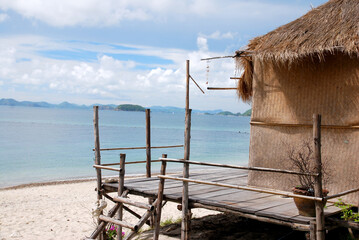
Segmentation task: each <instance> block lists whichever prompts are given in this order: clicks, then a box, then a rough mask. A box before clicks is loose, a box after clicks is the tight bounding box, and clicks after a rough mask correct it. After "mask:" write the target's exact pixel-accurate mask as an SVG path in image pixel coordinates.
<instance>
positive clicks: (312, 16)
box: [248, 0, 359, 62]
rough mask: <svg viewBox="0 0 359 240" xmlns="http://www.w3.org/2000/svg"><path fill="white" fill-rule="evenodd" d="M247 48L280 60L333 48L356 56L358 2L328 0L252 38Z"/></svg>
mask: <svg viewBox="0 0 359 240" xmlns="http://www.w3.org/2000/svg"><path fill="white" fill-rule="evenodd" d="M248 49H249V50H251V51H254V52H255V53H254V54H255V55H256V57H258V58H262V59H264V60H265V59H267V60H269V59H271V60H275V61H280V62H287V61H289V62H292V61H296V59H298V58H300V57H303V56H310V55H312V56H319V57H321V56H322V55H323V53H326V52H329V53H335V52H336V51H338V52H344V53H346V54H348V55H350V56H355V57H359V1H358V0H330V1H329V2H327V3H325V4H323V5H321V6H319V7H318V8H315V9H313V10H311V11H309V12H308V13H307V14H305V15H304V16H302V17H300V18H298V19H297V20H294V21H293V22H290V23H288V24H286V25H283V26H281V27H279V28H277V29H276V30H274V31H272V32H269V33H267V34H266V35H263V36H260V37H256V38H254V39H252V40H251V41H250V43H249V45H248Z"/></svg>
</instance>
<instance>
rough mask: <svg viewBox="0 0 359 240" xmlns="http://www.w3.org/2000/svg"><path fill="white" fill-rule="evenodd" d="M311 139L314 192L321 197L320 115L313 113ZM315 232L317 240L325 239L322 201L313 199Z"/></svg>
mask: <svg viewBox="0 0 359 240" xmlns="http://www.w3.org/2000/svg"><path fill="white" fill-rule="evenodd" d="M313 121H314V122H313V140H314V157H315V169H316V172H317V173H318V177H316V178H315V183H314V194H315V196H316V197H323V189H322V159H321V132H320V127H321V115H319V114H314V115H313ZM315 215H316V223H317V224H316V232H317V234H316V235H317V240H324V239H325V222H324V202H318V201H315Z"/></svg>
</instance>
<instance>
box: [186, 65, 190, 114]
mask: <svg viewBox="0 0 359 240" xmlns="http://www.w3.org/2000/svg"><path fill="white" fill-rule="evenodd" d="M189 76H190V75H189V60H186V111H187V110H188V109H189ZM186 114H187V112H186Z"/></svg>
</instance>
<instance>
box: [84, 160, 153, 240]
mask: <svg viewBox="0 0 359 240" xmlns="http://www.w3.org/2000/svg"><path fill="white" fill-rule="evenodd" d="M125 159H126V155H125V154H120V169H118V170H119V181H118V194H117V196H116V197H113V198H112V197H110V196H108V195H107V194H106V193H105V191H104V190H103V189H101V190H100V191H99V192H100V193H101V195H102V196H105V197H106V198H108V199H110V200H111V201H112V202H114V203H115V206H114V207H113V208H112V209H111V210H110V211H109V212H108V214H107V216H105V215H102V214H101V215H100V216H99V222H98V226H97V228H96V229H95V231H94V232H93V233H92V234H91V236H90V237H89V238H86V240H92V239H96V238H97V237H98V236H99V235H100V233H102V232H103V231H104V230H105V228H106V226H107V224H108V223H112V224H114V225H117V226H118V230H117V233H118V234H121V235H120V236H117V239H123V238H122V228H128V229H131V232H130V233H129V234H127V235H126V236H125V238H124V239H125V240H129V239H132V238H133V237H134V236H135V235H136V234H137V232H138V230H139V229H140V228H141V227H142V226H143V225H144V224H145V223H146V222H147V220H148V219H149V218H150V217H151V216H153V215H154V211H155V209H156V207H157V202H158V201H157V200H156V201H154V202H153V203H152V204H145V203H141V202H136V201H132V200H130V199H128V198H127V195H128V193H129V191H128V190H125V186H124V180H125ZM101 188H102V187H101ZM124 204H126V205H130V206H134V207H137V208H142V209H146V210H147V211H146V212H145V213H144V214H143V215H142V216H140V215H139V214H137V213H135V212H134V211H132V210H131V209H129V208H128V207H127V206H125V205H124ZM123 209H124V210H127V211H129V212H130V213H131V214H134V215H135V216H136V217H138V218H139V221H138V222H137V223H136V224H131V223H128V222H126V221H123V220H122V216H123ZM116 213H118V216H117V218H115V215H116Z"/></svg>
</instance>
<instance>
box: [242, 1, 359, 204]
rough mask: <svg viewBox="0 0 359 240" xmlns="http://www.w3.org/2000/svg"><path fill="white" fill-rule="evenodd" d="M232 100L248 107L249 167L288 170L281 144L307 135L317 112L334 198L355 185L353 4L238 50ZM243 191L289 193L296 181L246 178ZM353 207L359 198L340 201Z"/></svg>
mask: <svg viewBox="0 0 359 240" xmlns="http://www.w3.org/2000/svg"><path fill="white" fill-rule="evenodd" d="M237 61H238V63H239V65H240V66H242V67H243V69H244V72H243V75H242V77H241V79H240V81H239V83H238V95H239V97H240V98H241V99H242V100H244V101H251V102H252V116H251V137H250V154H249V165H250V166H261V167H270V168H290V163H289V161H288V152H287V151H286V146H297V145H299V144H300V143H301V142H302V141H303V140H304V139H309V138H310V137H311V135H312V128H311V126H312V116H313V114H314V113H319V114H322V159H323V160H325V159H327V160H328V162H327V164H328V167H329V169H331V180H332V181H331V183H330V184H329V185H328V186H327V188H328V189H329V191H330V193H332V194H334V193H337V192H340V191H344V190H347V189H351V188H356V187H359V160H358V158H359V155H358V150H359V1H358V0H330V1H329V2H327V3H325V4H323V5H321V6H319V7H318V8H315V9H312V10H311V11H309V12H308V13H307V14H305V15H304V16H302V17H300V18H298V19H296V20H295V21H293V22H290V23H288V24H286V25H283V26H281V27H279V28H277V29H275V30H274V31H271V32H269V33H267V34H266V35H263V36H259V37H256V38H254V39H252V40H251V41H250V42H249V44H248V46H247V48H246V49H245V50H244V51H237ZM248 183H249V185H253V186H261V187H270V188H275V189H282V190H290V189H291V187H293V185H295V184H296V182H295V180H293V179H291V178H287V177H286V176H283V175H279V174H277V175H273V174H270V175H269V173H259V172H251V173H250V175H249V180H248ZM344 201H346V202H349V203H351V204H354V205H358V204H359V193H358V192H357V193H354V194H350V195H348V196H346V197H344Z"/></svg>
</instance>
